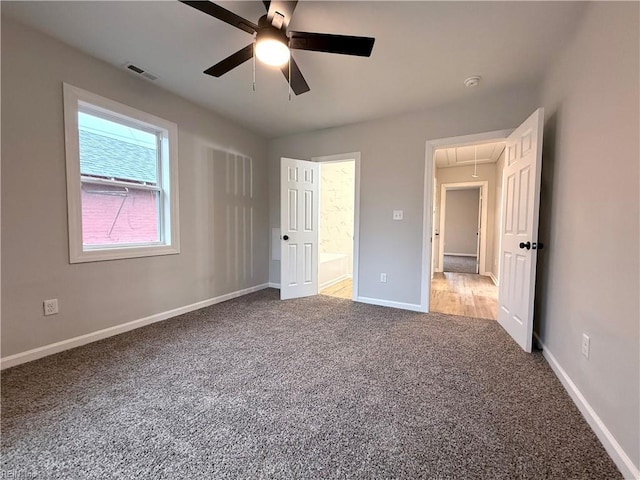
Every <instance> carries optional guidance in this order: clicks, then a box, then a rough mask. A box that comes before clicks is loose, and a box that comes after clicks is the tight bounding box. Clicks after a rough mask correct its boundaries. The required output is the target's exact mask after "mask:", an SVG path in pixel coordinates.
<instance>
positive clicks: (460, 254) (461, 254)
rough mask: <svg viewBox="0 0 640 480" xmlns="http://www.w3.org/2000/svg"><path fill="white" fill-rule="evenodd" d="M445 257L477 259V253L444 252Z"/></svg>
mask: <svg viewBox="0 0 640 480" xmlns="http://www.w3.org/2000/svg"><path fill="white" fill-rule="evenodd" d="M444 255H451V256H453V257H475V256H476V254H475V253H449V252H444Z"/></svg>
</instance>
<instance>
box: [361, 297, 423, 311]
mask: <svg viewBox="0 0 640 480" xmlns="http://www.w3.org/2000/svg"><path fill="white" fill-rule="evenodd" d="M354 301H356V302H362V303H368V304H369V305H379V306H381V307H391V308H399V309H400V310H411V311H412V312H422V311H423V310H422V306H421V305H417V304H415V303H404V302H394V301H393V300H382V299H380V298H369V297H358V298H356V299H355V300H354Z"/></svg>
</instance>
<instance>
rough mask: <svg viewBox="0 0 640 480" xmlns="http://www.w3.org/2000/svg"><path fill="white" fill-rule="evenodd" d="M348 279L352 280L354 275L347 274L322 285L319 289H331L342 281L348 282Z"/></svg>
mask: <svg viewBox="0 0 640 480" xmlns="http://www.w3.org/2000/svg"><path fill="white" fill-rule="evenodd" d="M347 278H352V275H351V274H350V273H345V274H344V275H340V276H339V277H337V278H332V279H331V280H329V281H328V282H324V283H321V284H320V286H319V287H318V290H323V289H325V288H327V287H330V286H331V285H335V284H336V283H340V282H341V281H343V280H346V279H347Z"/></svg>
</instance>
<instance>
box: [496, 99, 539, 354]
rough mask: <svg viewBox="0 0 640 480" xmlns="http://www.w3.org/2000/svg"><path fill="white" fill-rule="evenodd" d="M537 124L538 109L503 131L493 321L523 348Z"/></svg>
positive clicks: (527, 331) (531, 264)
mask: <svg viewBox="0 0 640 480" xmlns="http://www.w3.org/2000/svg"><path fill="white" fill-rule="evenodd" d="M543 125H544V109H542V108H539V109H537V110H536V111H535V112H534V113H533V115H531V116H530V117H529V118H527V120H525V122H524V123H523V124H522V125H520V126H519V127H518V128H516V129H515V130H514V131H513V133H512V134H511V135H509V137H508V138H507V142H506V150H505V166H504V175H503V184H502V205H503V207H504V212H503V215H502V222H501V226H500V237H501V246H500V258H501V261H502V263H501V266H500V280H499V284H500V288H499V292H498V322H499V323H500V325H502V327H503V328H504V329H505V330H506V331H507V333H508V334H509V335H511V336H512V337H513V339H514V340H515V341H516V342H517V343H518V345H520V346H521V347H522V348H523V349H524V350H525V351H526V352H531V343H532V336H533V301H534V295H535V287H536V285H535V283H536V258H537V248H538V243H537V242H538V239H537V237H538V214H539V208H540V174H541V171H542V130H543Z"/></svg>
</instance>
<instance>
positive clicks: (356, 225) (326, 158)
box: [311, 152, 360, 302]
mask: <svg viewBox="0 0 640 480" xmlns="http://www.w3.org/2000/svg"><path fill="white" fill-rule="evenodd" d="M349 160H354V161H355V179H354V204H353V269H352V272H353V274H352V278H353V293H352V296H351V299H352V300H353V301H354V302H355V301H357V298H358V283H359V278H358V273H359V271H360V268H359V265H360V152H350V153H339V154H336V155H323V156H320V157H311V161H312V162H319V163H328V162H330V163H335V162H344V161H349Z"/></svg>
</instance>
